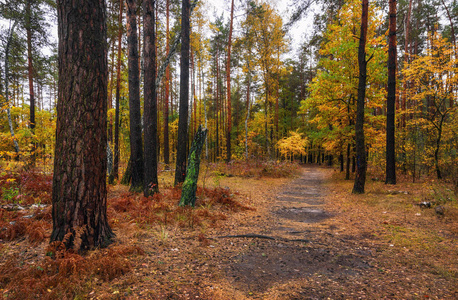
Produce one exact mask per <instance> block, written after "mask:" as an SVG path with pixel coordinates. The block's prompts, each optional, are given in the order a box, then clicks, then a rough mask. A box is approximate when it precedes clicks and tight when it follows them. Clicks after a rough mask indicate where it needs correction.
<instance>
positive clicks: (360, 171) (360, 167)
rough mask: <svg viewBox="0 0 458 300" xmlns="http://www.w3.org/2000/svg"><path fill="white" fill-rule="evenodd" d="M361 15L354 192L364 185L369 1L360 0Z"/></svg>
mask: <svg viewBox="0 0 458 300" xmlns="http://www.w3.org/2000/svg"><path fill="white" fill-rule="evenodd" d="M362 1H363V2H362V6H363V10H362V15H361V36H360V39H359V48H358V66H359V83H358V99H357V101H356V124H355V133H356V176H355V184H354V186H353V193H354V194H364V185H365V184H366V170H367V162H366V145H365V141H364V101H365V98H366V80H367V74H366V69H367V60H366V39H367V22H368V12H369V1H368V0H362Z"/></svg>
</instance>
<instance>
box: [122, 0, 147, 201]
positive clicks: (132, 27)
mask: <svg viewBox="0 0 458 300" xmlns="http://www.w3.org/2000/svg"><path fill="white" fill-rule="evenodd" d="M126 4H127V44H128V52H129V55H128V57H129V62H128V65H129V110H130V157H131V160H132V162H131V163H132V170H131V172H132V181H131V187H130V189H131V191H137V192H139V191H142V190H143V177H144V170H143V144H142V124H141V112H140V79H139V74H140V71H139V68H138V66H139V58H138V39H137V22H136V13H137V3H136V1H135V0H127V1H126Z"/></svg>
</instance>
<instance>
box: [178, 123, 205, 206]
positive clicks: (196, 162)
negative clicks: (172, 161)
mask: <svg viewBox="0 0 458 300" xmlns="http://www.w3.org/2000/svg"><path fill="white" fill-rule="evenodd" d="M206 137H207V129H202V125H199V129H198V130H197V133H196V136H195V137H194V140H193V141H192V145H191V150H190V151H189V156H188V167H187V168H186V177H185V179H184V182H183V187H182V189H181V199H180V204H179V205H180V206H186V205H189V206H194V205H195V204H196V190H197V179H198V178H199V166H200V154H201V152H202V148H203V145H204V142H205V138H206Z"/></svg>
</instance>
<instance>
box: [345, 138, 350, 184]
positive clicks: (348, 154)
mask: <svg viewBox="0 0 458 300" xmlns="http://www.w3.org/2000/svg"><path fill="white" fill-rule="evenodd" d="M350 151H351V145H350V143H348V145H347V167H346V171H345V180H350V161H351V158H350Z"/></svg>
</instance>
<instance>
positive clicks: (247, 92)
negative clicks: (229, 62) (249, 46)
mask: <svg viewBox="0 0 458 300" xmlns="http://www.w3.org/2000/svg"><path fill="white" fill-rule="evenodd" d="M247 66H248V83H247V87H246V110H247V113H246V118H245V159H246V160H248V120H249V119H250V87H251V69H250V62H249V61H247Z"/></svg>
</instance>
